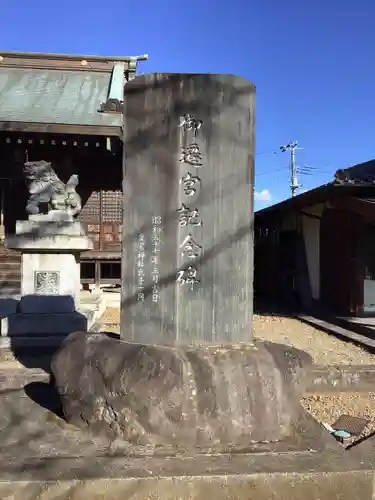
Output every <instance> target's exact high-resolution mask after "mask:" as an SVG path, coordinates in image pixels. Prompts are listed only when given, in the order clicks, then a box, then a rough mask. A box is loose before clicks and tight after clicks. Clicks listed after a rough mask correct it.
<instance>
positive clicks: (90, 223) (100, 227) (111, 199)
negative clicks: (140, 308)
mask: <svg viewBox="0 0 375 500" xmlns="http://www.w3.org/2000/svg"><path fill="white" fill-rule="evenodd" d="M122 210H123V209H122V191H94V192H93V193H92V194H91V195H90V197H89V199H88V200H87V202H86V203H85V205H84V207H83V209H82V211H81V213H80V215H79V220H80V222H81V223H82V224H83V225H84V226H85V228H86V231H87V235H88V236H89V237H90V238H91V239H92V241H93V243H94V251H96V252H103V253H118V252H121V240H122Z"/></svg>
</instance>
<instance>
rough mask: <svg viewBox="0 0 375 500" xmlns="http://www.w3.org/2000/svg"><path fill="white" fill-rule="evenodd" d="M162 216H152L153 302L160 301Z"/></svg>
mask: <svg viewBox="0 0 375 500" xmlns="http://www.w3.org/2000/svg"><path fill="white" fill-rule="evenodd" d="M161 222H162V220H161V217H159V216H156V217H152V236H151V242H152V250H151V275H152V302H154V303H155V304H157V303H158V302H159V295H160V290H159V280H160V269H159V258H160V234H161Z"/></svg>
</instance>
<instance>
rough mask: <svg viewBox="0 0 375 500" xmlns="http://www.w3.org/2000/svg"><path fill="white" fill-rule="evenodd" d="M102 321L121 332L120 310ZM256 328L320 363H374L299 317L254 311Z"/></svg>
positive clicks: (258, 332) (261, 336) (261, 335)
mask: <svg viewBox="0 0 375 500" xmlns="http://www.w3.org/2000/svg"><path fill="white" fill-rule="evenodd" d="M102 323H103V329H104V330H107V331H113V332H116V331H117V332H118V331H119V323H120V310H119V309H118V308H112V307H109V308H107V310H106V312H105V314H104V316H103V318H102ZM253 330H254V335H255V337H258V338H259V339H264V340H269V341H271V342H278V343H280V344H287V345H290V346H294V347H297V348H299V349H302V350H304V351H306V352H308V353H309V354H310V355H311V356H312V357H313V359H314V362H315V363H316V364H319V365H372V364H375V355H374V354H371V353H369V352H368V351H367V350H365V349H362V348H361V347H359V346H357V345H356V344H353V343H351V342H345V341H343V340H339V339H338V338H336V337H334V336H333V335H329V334H327V333H325V332H322V331H321V330H318V329H317V328H313V327H312V326H310V325H306V324H305V323H302V322H301V321H298V320H297V319H293V318H284V317H280V316H260V315H257V314H255V315H254V324H253Z"/></svg>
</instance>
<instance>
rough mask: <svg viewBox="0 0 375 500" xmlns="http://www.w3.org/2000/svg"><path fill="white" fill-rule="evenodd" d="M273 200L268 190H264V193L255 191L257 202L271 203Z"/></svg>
mask: <svg viewBox="0 0 375 500" xmlns="http://www.w3.org/2000/svg"><path fill="white" fill-rule="evenodd" d="M271 198H272V196H271V193H270V192H269V191H268V189H263V190H262V191H255V193H254V200H255V201H270V200H271Z"/></svg>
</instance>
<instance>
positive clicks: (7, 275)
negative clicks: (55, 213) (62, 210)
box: [0, 52, 147, 293]
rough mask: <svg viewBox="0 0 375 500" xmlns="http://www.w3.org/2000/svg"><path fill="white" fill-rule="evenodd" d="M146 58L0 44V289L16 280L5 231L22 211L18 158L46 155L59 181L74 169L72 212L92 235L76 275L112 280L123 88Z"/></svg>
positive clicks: (15, 259) (117, 248) (12, 288)
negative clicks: (78, 208) (9, 48)
mask: <svg viewBox="0 0 375 500" xmlns="http://www.w3.org/2000/svg"><path fill="white" fill-rule="evenodd" d="M146 59H147V56H140V57H96V56H72V55H58V54H29V53H4V52H0V203H1V214H2V228H1V233H2V245H1V248H0V293H1V291H2V292H3V293H12V292H13V293H15V292H16V290H17V288H18V287H19V280H20V255H19V254H18V253H15V252H11V251H9V250H7V248H6V237H7V235H10V234H13V233H14V231H15V223H16V220H19V219H25V218H27V214H26V213H25V207H26V200H27V189H26V184H25V179H24V176H23V172H22V170H23V164H24V162H25V161H36V160H46V161H50V162H52V167H53V168H54V170H55V171H56V173H57V175H58V176H59V177H60V178H61V180H63V181H66V180H67V179H68V178H69V176H70V175H71V174H73V173H74V174H78V175H79V186H78V188H77V192H78V193H79V194H80V195H81V197H82V201H83V209H82V212H81V213H80V214H79V216H78V219H79V220H80V221H81V222H82V223H83V224H84V225H85V227H86V230H87V233H88V236H89V237H90V238H92V240H93V241H94V250H93V251H90V252H86V253H85V254H83V256H82V258H83V261H82V271H81V279H82V282H83V283H86V284H88V283H96V284H97V285H98V284H99V283H100V282H103V283H117V282H120V276H121V271H120V252H121V233H122V192H121V189H122V166H121V164H122V125H123V113H122V104H123V92H124V86H125V85H126V82H127V81H128V80H129V79H131V78H132V77H134V75H135V74H136V71H137V64H138V62H139V61H142V60H146ZM4 240H5V242H4Z"/></svg>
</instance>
